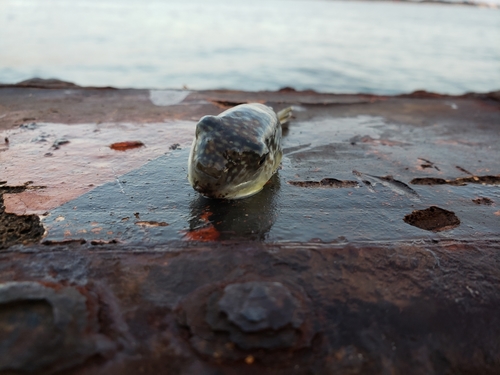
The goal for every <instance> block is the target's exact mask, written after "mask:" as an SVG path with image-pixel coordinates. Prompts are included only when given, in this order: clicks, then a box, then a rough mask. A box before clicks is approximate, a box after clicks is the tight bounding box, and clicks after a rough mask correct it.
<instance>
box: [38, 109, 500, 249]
mask: <svg viewBox="0 0 500 375" xmlns="http://www.w3.org/2000/svg"><path fill="white" fill-rule="evenodd" d="M409 134H410V130H409V127H404V126H399V125H390V124H385V123H384V122H383V120H382V119H380V118H374V117H366V116H365V117H357V118H346V119H335V120H320V121H309V122H301V123H295V124H292V126H291V127H290V129H289V131H288V134H287V136H286V138H285V139H284V146H285V147H288V148H293V150H294V151H292V152H290V153H289V154H288V155H285V157H284V160H283V168H282V169H281V170H280V171H279V173H278V174H277V175H276V176H274V177H273V178H272V180H271V181H270V183H269V184H267V185H266V186H265V188H264V190H263V191H262V192H260V193H259V194H257V195H255V196H253V197H250V198H248V199H243V200H236V201H220V200H211V199H206V198H204V197H202V196H200V195H199V194H198V193H196V192H195V191H194V190H193V189H192V188H191V186H190V185H189V183H188V181H187V179H186V175H187V171H186V166H187V158H188V154H189V149H188V148H182V149H180V150H175V151H172V152H171V153H170V154H168V155H162V156H160V157H158V158H157V159H155V160H152V161H150V162H149V163H147V164H145V165H143V166H142V167H140V168H138V169H135V170H133V171H131V172H129V173H126V174H125V175H122V176H121V177H119V178H117V179H116V181H113V182H108V183H106V184H104V185H102V186H99V187H97V188H95V189H94V190H92V191H90V192H88V193H86V194H84V195H82V196H80V197H78V198H77V199H74V200H73V201H71V202H68V203H66V204H64V205H62V206H61V207H58V208H56V209H54V210H52V211H51V213H50V216H48V217H47V218H46V219H45V220H44V224H45V226H46V227H47V229H48V235H47V237H46V240H48V241H62V240H75V239H85V240H87V241H89V242H91V241H96V242H94V243H96V244H98V243H110V242H112V241H117V242H121V243H128V244H136V245H155V244H162V243H173V242H177V241H190V240H197V241H215V240H216V241H225V240H253V241H268V242H288V241H298V242H305V241H318V242H319V241H324V242H345V241H394V240H413V239H414V240H418V239H428V238H434V239H440V238H442V239H445V238H454V239H469V240H470V239H474V238H481V239H486V238H495V239H498V237H499V234H500V232H499V228H500V216H498V215H496V214H495V212H496V211H498V207H497V206H496V205H490V206H489V205H478V204H476V203H474V202H473V201H472V199H474V198H476V197H477V196H482V197H488V198H490V199H492V200H493V201H494V202H500V187H499V186H490V185H467V186H442V185H439V186H413V185H412V186H411V187H412V189H414V190H415V192H416V193H417V194H418V196H419V197H420V200H419V201H415V200H414V199H413V200H412V199H409V197H407V196H405V195H401V194H398V193H397V192H395V191H394V190H393V189H391V188H388V187H387V186H384V184H381V183H380V184H379V183H376V182H374V183H373V184H372V189H371V190H370V189H368V188H366V187H365V186H358V187H354V186H351V185H349V186H346V187H344V188H328V187H324V188H323V187H321V188H305V187H300V186H294V185H292V184H289V183H288V181H297V180H306V179H312V180H316V181H320V180H322V179H323V178H336V179H339V180H349V179H351V180H352V179H353V174H352V171H353V170H354V169H356V170H361V171H363V172H365V173H369V174H370V175H373V176H386V175H388V174H392V175H394V176H395V177H397V180H399V181H401V182H404V183H406V184H408V183H409V181H411V180H412V178H414V177H415V176H416V175H418V174H419V173H422V170H421V169H417V167H416V166H417V165H419V164H418V161H417V160H418V156H416V155H419V154H421V153H423V154H427V155H430V156H431V157H434V156H435V154H436V153H433V149H435V147H436V146H435V144H434V143H431V142H429V144H423V145H422V144H421V143H419V144H418V145H417V146H412V144H413V143H415V142H417V141H421V139H422V138H423V134H422V133H419V132H417V131H413V132H412V134H413V135H414V137H413V138H412V144H410V143H405V145H404V146H399V145H398V146H389V145H387V144H385V145H384V144H381V143H378V144H373V143H371V142H370V143H361V144H358V143H356V142H354V144H352V143H351V141H350V140H351V139H352V138H353V137H355V136H357V135H361V136H370V137H371V138H372V139H381V138H384V137H385V138H386V139H391V140H393V141H396V142H403V141H405V140H406V141H407V140H408V139H409V138H410V136H409ZM301 145H306V146H304V147H303V148H302V146H301ZM63 147H64V146H63ZM447 152H448V153H447V154H446V159H440V160H441V161H443V160H445V161H449V164H450V165H448V164H445V163H444V162H442V166H443V168H442V170H450V171H451V170H453V173H455V175H456V173H457V169H456V168H455V165H454V163H455V162H456V160H457V158H463V156H462V155H461V154H462V153H463V146H458V145H457V146H455V148H453V147H451V146H449V148H448V151H447ZM408 154H410V155H413V157H414V159H412V158H411V157H410V156H408ZM420 156H422V155H420ZM474 156H479V157H481V159H482V163H483V165H486V166H487V167H488V168H489V169H495V168H497V167H498V161H496V159H495V158H493V157H492V156H491V153H488V150H485V151H481V150H479V151H477V154H476V155H474ZM431 159H432V158H431ZM435 159H437V158H435ZM451 164H453V165H451ZM467 167H468V169H469V170H470V168H469V166H468V165H467ZM499 170H500V169H499ZM434 171H435V172H433V173H436V174H439V173H444V172H442V171H437V170H435V169H434ZM424 172H425V173H430V172H428V171H427V170H426V171H424ZM474 172H475V171H474ZM430 206H438V207H440V208H442V209H445V210H448V211H453V212H454V213H455V214H456V215H457V217H458V218H459V219H460V222H461V223H460V225H459V226H458V227H456V228H454V229H451V230H447V231H443V232H438V233H433V232H429V231H425V230H422V229H420V228H417V227H414V226H411V225H408V224H406V223H405V222H404V221H403V219H404V217H405V216H406V215H408V214H410V213H412V211H414V210H423V209H426V208H428V207H430ZM60 217H63V218H64V220H61V219H59V218H60ZM144 223H149V224H144ZM151 223H162V224H160V225H154V224H151Z"/></svg>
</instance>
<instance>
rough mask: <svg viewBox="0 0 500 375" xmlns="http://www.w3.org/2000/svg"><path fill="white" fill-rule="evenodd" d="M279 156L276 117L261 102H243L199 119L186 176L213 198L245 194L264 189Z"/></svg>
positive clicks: (236, 196)
mask: <svg viewBox="0 0 500 375" xmlns="http://www.w3.org/2000/svg"><path fill="white" fill-rule="evenodd" d="M281 157H282V148H281V123H280V118H279V117H278V115H277V114H276V113H275V112H274V111H273V109H272V108H270V107H268V106H266V105H263V104H259V103H251V104H242V105H238V106H236V107H233V108H231V109H228V110H227V111H225V112H222V113H221V114H219V115H218V116H204V117H203V118H201V120H200V121H199V122H198V124H197V125H196V135H195V139H194V140H193V144H192V147H191V152H190V156H189V161H188V180H189V182H190V183H191V185H192V186H193V188H194V189H195V190H196V191H198V192H199V193H201V194H202V195H204V196H207V197H209V198H219V199H239V198H245V197H248V196H250V195H253V194H255V193H257V192H259V191H260V190H262V188H263V186H264V184H265V183H266V182H267V181H268V180H269V179H270V178H271V176H272V175H273V174H274V173H275V172H276V170H277V169H278V167H279V165H280V162H281Z"/></svg>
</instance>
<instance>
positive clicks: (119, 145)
mask: <svg viewBox="0 0 500 375" xmlns="http://www.w3.org/2000/svg"><path fill="white" fill-rule="evenodd" d="M143 146H144V143H142V142H141V141H125V142H116V143H113V144H111V145H110V146H109V148H110V149H112V150H116V151H127V150H130V149H132V148H139V147H143Z"/></svg>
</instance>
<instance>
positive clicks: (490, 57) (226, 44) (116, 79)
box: [0, 0, 500, 94]
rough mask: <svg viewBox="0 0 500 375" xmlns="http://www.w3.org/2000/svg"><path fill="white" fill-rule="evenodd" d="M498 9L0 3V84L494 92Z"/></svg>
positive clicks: (231, 1)
mask: <svg viewBox="0 0 500 375" xmlns="http://www.w3.org/2000/svg"><path fill="white" fill-rule="evenodd" d="M499 41H500V9H489V8H482V7H473V6H458V5H443V4H415V3H406V2H369V1H320V0H245V1H242V0H211V1H206V0H163V1H162V0H144V1H135V0H73V1H65V0H44V1H39V0H0V82H2V83H14V82H18V81H21V80H25V79H28V78H32V77H41V78H58V79H61V80H66V81H71V82H75V83H77V84H80V85H92V86H115V87H120V88H123V87H131V88H182V87H188V88H190V89H218V88H226V89H238V90H277V89H279V88H282V87H285V86H289V87H293V88H295V89H314V90H317V91H321V92H337V93H357V92H366V93H376V94H397V93H403V92H410V91H413V90H418V89H424V90H428V91H435V92H441V93H450V94H461V93H464V92H468V91H476V92H485V91H492V90H498V89H500V42H499Z"/></svg>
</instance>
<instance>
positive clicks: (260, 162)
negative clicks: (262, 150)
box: [259, 152, 269, 167]
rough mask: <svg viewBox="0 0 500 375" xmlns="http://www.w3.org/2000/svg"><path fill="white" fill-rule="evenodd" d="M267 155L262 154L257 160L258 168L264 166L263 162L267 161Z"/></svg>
mask: <svg viewBox="0 0 500 375" xmlns="http://www.w3.org/2000/svg"><path fill="white" fill-rule="evenodd" d="M267 155H269V152H268V153H267V154H264V155H263V156H262V157H261V158H260V160H259V167H260V166H262V164H264V162H265V161H266V159H267Z"/></svg>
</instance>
